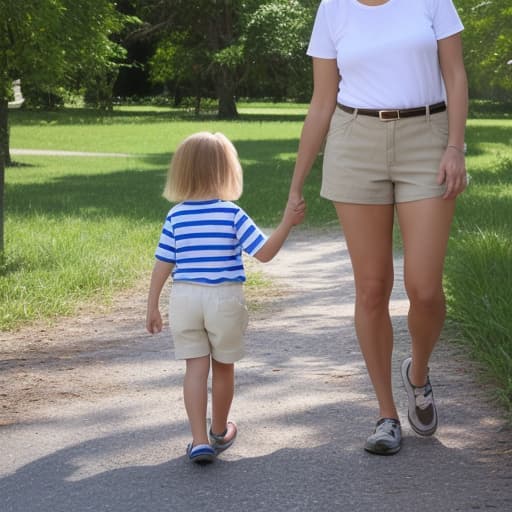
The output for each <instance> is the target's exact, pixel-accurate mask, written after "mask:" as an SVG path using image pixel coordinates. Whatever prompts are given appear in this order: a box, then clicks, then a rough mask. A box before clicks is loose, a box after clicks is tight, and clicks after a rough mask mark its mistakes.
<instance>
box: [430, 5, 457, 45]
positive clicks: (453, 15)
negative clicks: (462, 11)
mask: <svg viewBox="0 0 512 512" xmlns="http://www.w3.org/2000/svg"><path fill="white" fill-rule="evenodd" d="M433 9H434V10H433V13H432V15H433V16H432V26H433V28H434V33H435V35H436V39H437V40H439V39H444V38H446V37H450V36H452V35H453V34H457V33H459V32H461V31H462V30H464V25H463V24H462V21H461V20H460V17H459V14H458V13H457V9H456V8H455V5H453V0H434V5H433Z"/></svg>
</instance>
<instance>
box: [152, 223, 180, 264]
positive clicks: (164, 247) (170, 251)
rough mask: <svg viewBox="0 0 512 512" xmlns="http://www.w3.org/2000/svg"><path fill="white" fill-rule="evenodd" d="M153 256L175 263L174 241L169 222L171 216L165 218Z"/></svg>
mask: <svg viewBox="0 0 512 512" xmlns="http://www.w3.org/2000/svg"><path fill="white" fill-rule="evenodd" d="M155 258H156V259H157V260H160V261H165V262H166V263H176V241H175V239H174V233H173V229H172V224H171V216H170V215H168V216H167V218H166V219H165V222H164V226H163V228H162V233H161V235H160V240H159V242H158V246H157V248H156V251H155Z"/></svg>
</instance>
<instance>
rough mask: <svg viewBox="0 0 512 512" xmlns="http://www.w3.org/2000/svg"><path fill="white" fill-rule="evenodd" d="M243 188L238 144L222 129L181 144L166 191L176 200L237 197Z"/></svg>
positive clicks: (174, 159)
mask: <svg viewBox="0 0 512 512" xmlns="http://www.w3.org/2000/svg"><path fill="white" fill-rule="evenodd" d="M242 190H243V176H242V166H241V165H240V161H239V159H238V153H237V152H236V149H235V146H233V144H232V143H231V142H230V140H229V139H228V138H227V137H226V136H225V135H223V134H222V133H210V132H199V133H195V134H193V135H190V136H189V137H187V138H186V139H185V140H184V141H183V142H182V143H181V144H180V145H179V146H178V149H177V150H176V153H174V156H173V158H172V160H171V164H170V166H169V171H168V173H167V182H166V184H165V188H164V193H163V195H164V197H165V198H166V199H168V200H169V201H173V202H181V201H186V200H187V199H210V198H211V199H213V198H218V199H223V200H225V201H234V200H236V199H238V198H239V197H240V196H241V195H242Z"/></svg>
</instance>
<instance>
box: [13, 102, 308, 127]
mask: <svg viewBox="0 0 512 512" xmlns="http://www.w3.org/2000/svg"><path fill="white" fill-rule="evenodd" d="M276 108H277V107H276ZM256 110H257V108H256ZM261 110H262V111H261V112H254V113H244V112H243V111H242V113H240V114H239V116H238V117H237V118H236V119H232V120H224V119H222V120H221V119H218V117H217V113H216V112H215V111H211V112H208V111H206V112H202V113H200V114H198V115H196V114H195V113H194V112H193V111H191V110H188V109H176V108H170V107H169V108H162V107H160V108H158V109H150V108H148V109H145V108H142V107H141V108H131V109H126V110H121V109H114V110H112V111H102V110H96V109H88V108H66V109H63V110H50V111H46V110H45V111H43V110H28V109H23V110H19V111H10V112H9V119H10V122H11V124H12V125H17V126H41V125H43V126H44V125H64V126H72V125H105V124H106V125H115V124H125V123H128V124H129V123H136V122H144V123H155V124H157V123H168V122H169V121H191V122H197V123H202V122H205V121H219V122H240V121H243V122H264V121H275V122H297V121H302V120H304V117H305V114H297V113H296V112H289V113H287V112H286V109H283V110H282V111H280V112H279V113H275V114H274V113H265V109H264V108H263V109H261Z"/></svg>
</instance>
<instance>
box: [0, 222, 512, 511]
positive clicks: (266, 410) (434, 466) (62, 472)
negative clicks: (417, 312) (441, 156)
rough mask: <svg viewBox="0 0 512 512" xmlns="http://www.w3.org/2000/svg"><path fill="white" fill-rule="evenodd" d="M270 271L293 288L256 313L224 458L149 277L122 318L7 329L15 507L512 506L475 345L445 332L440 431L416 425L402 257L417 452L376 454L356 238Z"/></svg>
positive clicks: (0, 488)
mask: <svg viewBox="0 0 512 512" xmlns="http://www.w3.org/2000/svg"><path fill="white" fill-rule="evenodd" d="M255 265H257V268H258V269H259V270H261V271H262V272H264V273H265V274H267V275H268V276H269V277H271V278H272V280H273V281H274V283H275V284H276V286H277V291H276V290H273V291H272V292H271V293H269V295H270V297H269V298H268V301H267V302H266V303H264V307H263V308H262V309H260V310H258V311H256V312H253V313H252V318H251V322H250V327H249V330H248V333H247V342H248V347H249V352H248V355H247V357H246V358H245V359H244V360H243V361H241V362H240V363H239V364H238V370H237V392H236V397H235V402H234V405H233V410H232V416H233V418H234V419H236V421H237V422H238V425H239V428H240V435H239V438H238V440H237V442H236V443H235V445H234V446H233V447H232V448H231V449H230V450H228V451H227V452H226V453H225V454H223V455H222V456H221V457H220V458H219V459H218V461H217V462H216V463H215V464H213V465H211V466H208V467H198V466H195V465H192V464H190V463H188V461H187V460H186V459H185V457H184V450H185V446H186V444H187V442H189V433H188V427H187V423H186V420H185V412H184V408H183V404H182V398H181V380H182V377H183V363H182V362H176V361H174V360H173V351H172V346H171V344H170V342H169V336H168V332H164V333H162V334H160V335H158V336H155V337H151V336H149V335H147V334H145V332H144V330H143V322H144V313H145V294H146V286H147V284H148V283H141V287H140V288H139V289H137V290H134V291H132V292H131V293H130V294H125V295H123V296H121V297H119V299H118V300H117V302H116V304H115V305H114V308H113V309H110V310H108V311H101V310H99V311H95V312H91V311H84V312H82V313H81V314H79V315H77V316H76V317H75V318H70V319H63V320H61V321H59V322H57V323H56V324H55V325H54V326H51V327H37V326H36V327H33V328H30V329H26V330H23V331H21V332H19V333H10V334H5V333H4V334H2V335H0V352H2V353H1V356H2V357H1V358H2V361H1V364H0V370H1V371H0V385H1V390H2V391H1V392H0V400H2V402H1V403H0V414H2V417H1V419H0V425H1V426H0V496H1V502H0V503H1V505H0V510H1V511H2V512H32V511H34V512H36V511H37V512H46V511H48V512H50V511H52V512H60V511H62V512H64V511H65V512H82V511H89V510H91V511H114V512H132V511H133V512H135V511H162V512H163V511H164V510H165V511H173V512H174V511H192V510H194V511H210V510H212V509H218V510H221V511H235V510H236V511H245V510H250V511H252V510H254V511H323V510H328V511H332V510H340V511H341V510H354V511H357V512H359V511H362V512H365V511H374V510H378V511H388V510H389V511H391V510H414V511H416V512H422V511H429V512H431V511H433V510H437V511H464V512H465V511H470V510H484V509H485V510H487V509H489V510H498V511H510V510H512V440H511V432H510V429H509V428H507V427H506V425H505V424H504V423H503V421H502V420H501V419H500V416H499V412H498V411H497V410H496V408H495V407H494V406H493V405H492V404H491V402H490V399H489V396H488V393H487V391H486V389H485V388H484V387H482V386H481V385H479V384H477V383H475V380H474V379H475V377H474V376H475V375H476V370H475V369H474V368H473V367H472V366H471V365H470V364H469V363H468V362H467V360H466V358H465V355H464V353H463V351H462V350H461V349H457V348H454V347H453V346H449V345H448V344H447V343H446V342H445V341H444V340H442V341H441V343H440V344H439V345H438V348H437V349H436V352H435V354H434V357H433V361H432V365H431V366H432V369H431V377H432V381H433V384H434V387H435V392H436V397H437V403H438V407H439V412H440V423H441V426H440V428H439V431H438V434H437V435H436V436H435V437H434V438H429V439H421V438H419V437H417V436H415V435H414V434H413V432H412V431H411V429H410V428H409V427H408V425H407V420H406V394H405V391H404V390H403V389H402V387H401V383H400V377H399V364H400V361H401V359H402V358H403V357H404V356H406V355H407V354H408V348H409V347H408V339H407V331H406V318H405V315H406V312H407V307H408V304H407V301H406V299H405V298H404V294H403V290H402V280H401V262H400V260H398V259H397V265H396V273H397V276H396V287H395V290H394V293H393V301H392V306H391V307H392V315H393V323H394V327H395V333H396V351H395V360H394V370H395V381H394V384H395V394H396V397H397V402H398V405H399V409H400V412H401V414H402V420H403V426H404V428H403V431H404V445H403V448H402V451H401V452H400V453H399V454H398V455H396V456H393V457H378V456H372V455H370V454H367V453H366V452H364V450H363V449H362V446H363V443H364V440H365V438H366V436H367V435H368V434H369V433H370V430H371V429H372V427H373V423H374V421H375V419H376V418H375V412H376V403H375V400H374V398H373V394H372V391H371V387H370V383H369V380H368V377H367V374H366V371H365V369H364V364H363V361H362V358H361V354H360V352H359V349H358V346H357V342H356V340H355V336H354V331H353V324H352V311H353V300H354V292H353V282H352V277H351V272H350V264H349V261H348V255H347V251H346V248H345V245H344V241H343V238H342V236H341V235H340V234H339V233H338V231H324V232H314V233H312V232H307V231H303V230H297V231H296V232H295V233H294V234H293V235H292V237H291V238H290V240H289V241H288V242H287V244H286V246H285V248H284V249H283V251H282V252H281V253H280V254H279V255H278V256H277V257H276V258H275V259H274V260H273V261H272V262H271V263H268V264H265V265H260V264H255Z"/></svg>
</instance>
